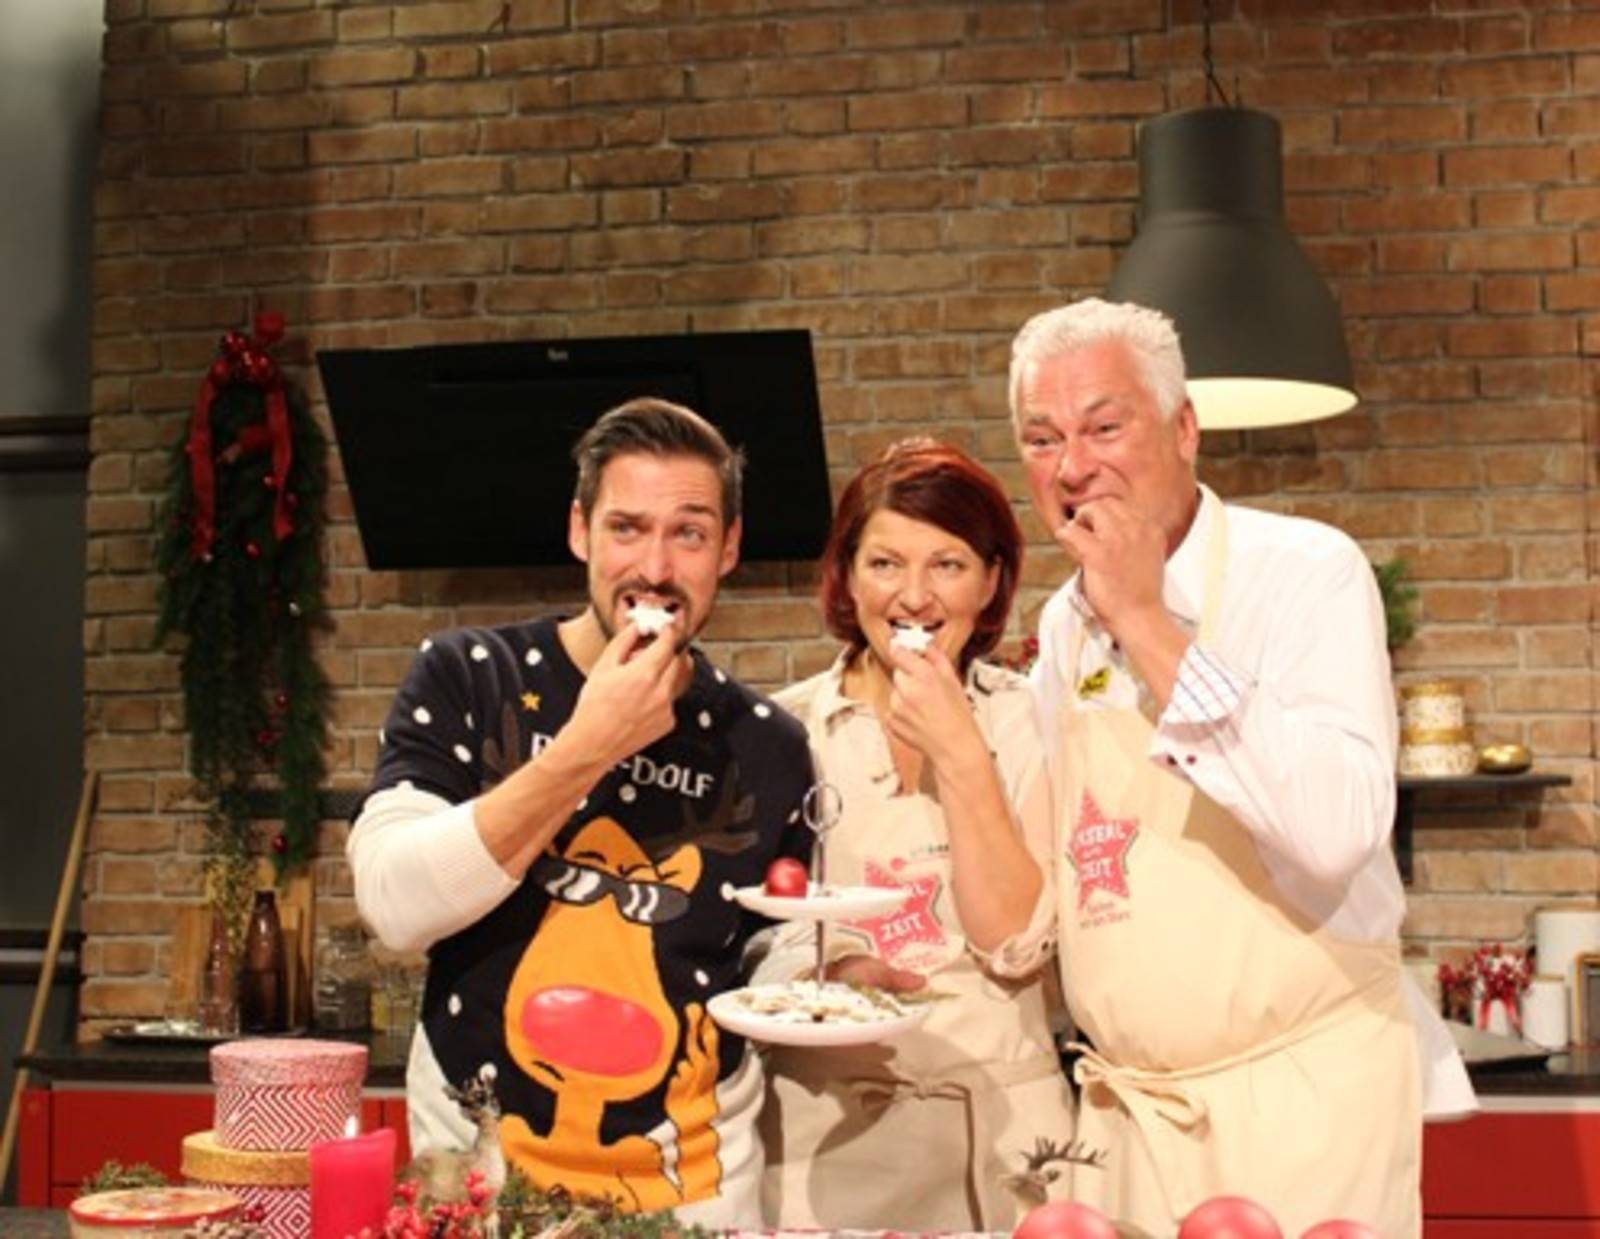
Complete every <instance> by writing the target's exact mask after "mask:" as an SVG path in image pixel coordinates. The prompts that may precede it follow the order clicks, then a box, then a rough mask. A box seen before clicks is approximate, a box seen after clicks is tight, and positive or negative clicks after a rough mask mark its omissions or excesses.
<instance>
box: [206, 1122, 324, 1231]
mask: <svg viewBox="0 0 1600 1239" xmlns="http://www.w3.org/2000/svg"><path fill="white" fill-rule="evenodd" d="M182 1164H183V1177H184V1178H185V1179H187V1180H189V1182H191V1183H199V1184H204V1185H206V1186H208V1187H217V1188H221V1189H222V1190H224V1191H226V1192H229V1193H231V1194H232V1195H234V1196H236V1197H238V1198H239V1199H240V1200H241V1201H243V1202H244V1204H245V1206H246V1207H247V1208H252V1209H255V1210H258V1211H259V1213H260V1217H261V1221H260V1223H259V1225H260V1226H261V1228H262V1230H264V1231H265V1232H266V1233H267V1236H268V1239H305V1236H306V1235H309V1234H310V1233H311V1187H310V1184H311V1154H310V1153H308V1152H305V1151H298V1152H287V1153H257V1152H252V1151H249V1150H245V1149H229V1148H225V1147H223V1146H222V1145H221V1144H219V1143H217V1136H216V1133H215V1132H210V1131H196V1132H190V1133H189V1135H187V1136H185V1137H184V1138H183V1163H182Z"/></svg>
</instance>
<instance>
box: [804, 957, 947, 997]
mask: <svg viewBox="0 0 1600 1239" xmlns="http://www.w3.org/2000/svg"><path fill="white" fill-rule="evenodd" d="M827 978H828V980H830V981H840V982H843V983H844V984H845V985H870V986H872V987H873V988H874V989H881V990H887V991H889V992H890V993H892V994H905V993H909V992H911V991H912V990H919V989H922V988H923V987H925V986H926V985H927V984H928V978H927V977H925V976H923V975H922V974H921V973H920V972H911V971H908V970H907V969H905V968H896V967H894V966H893V965H892V964H886V963H884V961H883V960H881V959H879V958H878V957H877V956H876V955H845V956H841V957H840V958H839V959H836V960H834V961H833V962H832V963H831V964H829V965H828V968H827Z"/></svg>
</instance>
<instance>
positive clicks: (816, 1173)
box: [759, 733, 1072, 1231]
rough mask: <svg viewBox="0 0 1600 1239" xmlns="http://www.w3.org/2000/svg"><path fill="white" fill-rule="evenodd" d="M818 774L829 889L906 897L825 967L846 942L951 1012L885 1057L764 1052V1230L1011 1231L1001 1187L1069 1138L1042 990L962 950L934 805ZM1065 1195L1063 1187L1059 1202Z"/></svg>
mask: <svg viewBox="0 0 1600 1239" xmlns="http://www.w3.org/2000/svg"><path fill="white" fill-rule="evenodd" d="M813 734H815V733H813ZM882 756H883V758H884V759H887V757H888V754H887V752H885V753H884V754H883V755H882ZM851 764H852V765H853V764H854V763H851ZM819 768H820V769H821V771H822V773H823V776H824V777H826V778H828V779H830V781H834V782H836V783H837V784H839V786H840V788H841V791H842V793H843V800H844V805H845V809H844V816H843V817H842V819H841V821H840V823H839V825H838V826H837V827H836V828H835V829H834V830H833V831H832V832H831V833H830V834H829V836H828V855H827V864H828V880H829V881H830V882H838V883H841V884H847V885H857V884H874V885H884V884H895V885H905V886H910V887H912V888H913V894H912V897H911V899H910V900H908V902H907V903H906V904H905V905H904V906H903V907H902V908H901V909H900V910H899V912H898V913H892V914H890V915H888V916H887V917H884V918H880V919H878V920H877V921H876V922H860V923H849V924H846V925H844V926H831V927H830V929H829V935H830V941H832V942H833V943H834V945H833V946H830V949H829V955H830V956H831V957H837V956H838V955H839V954H840V953H841V952H842V951H844V949H845V942H846V941H848V943H849V945H850V946H851V947H852V948H853V949H854V950H856V951H858V952H863V953H869V954H877V955H879V956H881V957H883V958H885V959H887V960H888V961H889V962H890V963H892V964H894V965H895V966H896V967H902V968H910V969H913V970H915V971H918V972H921V973H923V974H924V975H926V976H927V977H928V981H929V985H930V986H931V987H932V988H934V989H936V990H938V991H939V992H940V993H944V994H951V995H953V997H950V998H946V999H943V1000H941V1001H938V1002H936V1003H935V1004H934V1006H933V1008H932V1010H930V1011H929V1013H928V1016H927V1018H926V1019H925V1020H924V1021H923V1022H922V1024H921V1025H920V1026H918V1028H917V1029H915V1030H914V1031H911V1032H908V1033H905V1034H902V1035H901V1036H898V1037H895V1038H894V1039H892V1040H890V1041H887V1042H884V1043H882V1044H881V1045H873V1046H863V1047H835V1048H831V1049H801V1048H793V1047H783V1046H774V1047H771V1048H770V1049H768V1050H767V1051H766V1055H765V1057H766V1062H767V1071H768V1093H767V1101H766V1104H765V1106H764V1107H763V1108H762V1112H761V1116H760V1119H759V1126H760V1130H761V1133H762V1137H763V1141H764V1143H765V1145H766V1149H767V1169H766V1173H765V1177H764V1180H763V1189H762V1197H763V1199H762V1205H763V1213H764V1215H765V1218H766V1221H767V1224H768V1225H769V1226H779V1227H783V1228H801V1229H820V1230H839V1229H892V1230H900V1231H975V1230H978V1231H1009V1230H1010V1229H1011V1228H1012V1227H1013V1225H1014V1224H1015V1223H1016V1221H1017V1219H1018V1218H1019V1217H1020V1216H1021V1214H1022V1213H1023V1212H1026V1205H1025V1204H1024V1203H1023V1201H1022V1198H1021V1197H1020V1196H1019V1195H1018V1193H1017V1191H1016V1190H1015V1189H1013V1188H1011V1187H1009V1186H1007V1183H1006V1178H1007V1176H1008V1175H1009V1174H1013V1173H1016V1172H1018V1171H1020V1170H1022V1169H1023V1166H1024V1162H1023V1155H1024V1153H1026V1152H1030V1151H1032V1150H1033V1148H1034V1145H1035V1142H1036V1141H1037V1140H1039V1139H1050V1140H1053V1141H1057V1142H1065V1141H1066V1140H1068V1139H1069V1138H1070V1136H1071V1126H1072V1100H1071V1094H1070V1090H1069V1088H1068V1085H1067V1081H1066V1077H1065V1076H1064V1075H1063V1074H1062V1071H1061V1063H1060V1059H1059V1058H1058V1056H1057V1055H1056V1053H1055V1049H1054V1042H1053V1038H1052V1035H1051V1031H1050V1027H1049V1016H1048V1012H1047V1008H1046V999H1045V994H1044V986H1043V984H1042V983H1041V981H1040V978H1039V977H1037V976H1035V977H1034V978H1032V979H1030V980H1029V981H1026V982H1021V983H1018V982H1012V981H1007V980H1004V979H1000V978H995V977H992V976H990V975H989V974H987V973H986V972H985V971H984V970H983V968H982V967H981V965H980V964H979V963H978V961H977V960H976V959H975V958H974V957H973V955H972V954H971V953H970V952H969V951H968V950H967V946H966V939H965V937H964V936H963V934H962V932H961V926H960V922H959V921H958V920H957V917H956V914H955V908H954V904H953V901H952V895H951V892H950V863H949V851H948V835H947V833H946V830H945V825H944V817H943V813H942V811H941V810H940V808H939V806H938V803H937V802H936V801H935V800H933V799H932V798H931V797H929V796H926V795H923V794H920V793H918V794H914V795H894V796H890V795H885V794H884V793H883V792H882V791H879V792H878V794H876V795H873V794H871V792H870V789H869V788H868V786H867V781H866V779H865V778H864V777H860V776H859V772H857V775H856V777H852V775H851V774H850V773H848V772H844V771H840V770H837V769H835V770H829V769H828V768H827V767H826V766H821V767H819ZM852 783H854V784H855V786H852ZM835 947H837V948H838V949H834V948H835ZM1047 966H1048V965H1047ZM1055 1169H1058V1170H1059V1169H1061V1168H1060V1167H1056V1168H1055ZM1066 1183H1067V1178H1066V1176H1065V1175H1064V1174H1063V1175H1062V1177H1061V1179H1060V1181H1059V1186H1058V1189H1057V1191H1056V1193H1055V1194H1057V1195H1065V1189H1066Z"/></svg>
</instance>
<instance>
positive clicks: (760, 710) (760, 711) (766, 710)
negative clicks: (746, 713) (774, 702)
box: [751, 701, 772, 718]
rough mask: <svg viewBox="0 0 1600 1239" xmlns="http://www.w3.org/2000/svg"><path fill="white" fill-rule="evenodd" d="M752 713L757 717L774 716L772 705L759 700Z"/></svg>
mask: <svg viewBox="0 0 1600 1239" xmlns="http://www.w3.org/2000/svg"><path fill="white" fill-rule="evenodd" d="M751 713H752V714H754V715H755V716H756V717H757V718H771V717H772V707H771V706H769V705H768V704H767V703H766V702H764V701H758V702H756V704H755V706H754V707H752V709H751Z"/></svg>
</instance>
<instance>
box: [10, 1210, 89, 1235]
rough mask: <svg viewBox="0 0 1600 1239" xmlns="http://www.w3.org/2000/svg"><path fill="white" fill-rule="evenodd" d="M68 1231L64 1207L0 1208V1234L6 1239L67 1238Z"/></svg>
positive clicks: (69, 1231)
mask: <svg viewBox="0 0 1600 1239" xmlns="http://www.w3.org/2000/svg"><path fill="white" fill-rule="evenodd" d="M70 1233H71V1227H70V1226H69V1225H68V1224H67V1214H66V1210H64V1209H6V1208H0V1235H4V1236H5V1237H6V1239H67V1236H68V1235H69V1234H70Z"/></svg>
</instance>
